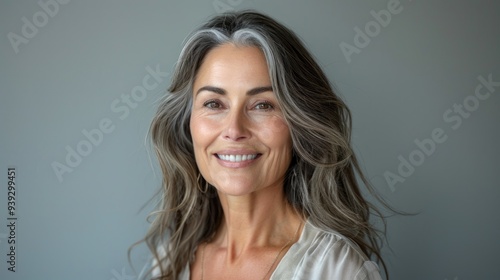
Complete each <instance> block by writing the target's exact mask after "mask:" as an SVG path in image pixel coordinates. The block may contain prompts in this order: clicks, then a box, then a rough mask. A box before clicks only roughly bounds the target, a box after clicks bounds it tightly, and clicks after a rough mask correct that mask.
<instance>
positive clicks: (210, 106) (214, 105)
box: [203, 100, 222, 109]
mask: <svg viewBox="0 0 500 280" xmlns="http://www.w3.org/2000/svg"><path fill="white" fill-rule="evenodd" d="M203 106H204V107H207V108H208V109H220V108H222V104H220V102H218V101H216V100H209V101H207V102H205V103H203Z"/></svg>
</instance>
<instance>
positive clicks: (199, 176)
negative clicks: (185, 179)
mask: <svg viewBox="0 0 500 280" xmlns="http://www.w3.org/2000/svg"><path fill="white" fill-rule="evenodd" d="M200 179H202V180H201V181H204V182H205V189H204V190H203V189H202V188H201V185H202V182H200ZM196 183H197V184H196V187H197V188H198V190H199V191H200V192H201V193H203V194H205V193H207V191H208V182H207V181H205V180H204V179H203V178H202V177H201V173H198V177H197V178H196Z"/></svg>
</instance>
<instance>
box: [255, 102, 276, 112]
mask: <svg viewBox="0 0 500 280" xmlns="http://www.w3.org/2000/svg"><path fill="white" fill-rule="evenodd" d="M273 108H274V107H273V105H272V104H271V103H268V102H262V103H259V104H257V105H256V106H255V109H257V110H264V111H269V110H272V109H273Z"/></svg>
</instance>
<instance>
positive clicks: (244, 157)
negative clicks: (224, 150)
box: [216, 154, 258, 162]
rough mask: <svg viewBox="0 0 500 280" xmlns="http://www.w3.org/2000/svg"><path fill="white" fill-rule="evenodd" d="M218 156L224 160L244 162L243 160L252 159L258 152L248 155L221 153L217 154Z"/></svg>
mask: <svg viewBox="0 0 500 280" xmlns="http://www.w3.org/2000/svg"><path fill="white" fill-rule="evenodd" d="M216 155H217V157H218V158H219V159H221V160H224V161H230V162H242V161H247V160H252V159H255V158H256V157H257V155H258V154H248V155H221V154H216Z"/></svg>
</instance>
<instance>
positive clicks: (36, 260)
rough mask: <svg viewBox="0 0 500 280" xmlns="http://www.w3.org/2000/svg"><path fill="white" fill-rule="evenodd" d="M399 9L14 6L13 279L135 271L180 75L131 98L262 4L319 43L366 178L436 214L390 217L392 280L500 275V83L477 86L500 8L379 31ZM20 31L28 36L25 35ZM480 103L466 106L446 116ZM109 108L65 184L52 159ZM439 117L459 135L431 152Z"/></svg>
mask: <svg viewBox="0 0 500 280" xmlns="http://www.w3.org/2000/svg"><path fill="white" fill-rule="evenodd" d="M41 1H42V3H47V2H49V1H48V0H41ZM61 2H63V1H61ZM221 3H225V6H224V5H221ZM388 3H395V1H394V0H390V1H386V0H384V1H378V0H377V1H348V0H339V1H320V0H316V1H307V2H306V1H300V0H294V1H285V0H275V1H264V0H220V1H219V0H217V1H212V0H208V1H192V0H191V1H180V0H179V1H131V0H128V1H117V0H113V1H97V0H93V1H77V0H72V1H69V3H67V4H58V11H57V12H53V13H52V16H51V15H48V16H46V19H47V20H46V22H43V20H44V16H43V15H42V14H43V13H45V14H47V12H43V11H44V10H43V9H42V7H41V6H40V5H39V4H38V2H37V1H14V0H2V1H1V2H0V35H1V37H0V71H1V72H0V94H1V95H0V96H1V98H0V133H1V134H0V135H1V137H0V174H1V175H0V186H1V188H0V198H1V199H0V225H1V226H0V253H1V256H0V260H1V262H0V278H1V279H104V280H111V279H114V280H122V279H135V277H134V275H135V273H134V272H133V270H132V269H131V268H130V267H129V265H128V263H127V257H126V250H127V248H128V246H130V245H131V244H132V243H133V242H135V241H137V240H138V239H140V238H141V237H142V236H143V235H144V233H145V232H146V229H147V226H148V223H147V222H146V216H147V213H148V212H149V210H150V209H151V207H150V206H147V207H146V208H145V209H144V210H142V211H141V207H142V206H143V205H144V204H145V203H146V202H147V200H148V199H149V198H150V197H151V196H152V195H153V193H154V192H155V190H156V189H157V187H158V185H159V182H160V178H159V173H158V171H157V168H156V167H155V166H156V162H155V159H154V156H153V155H152V154H150V150H149V149H148V148H147V147H146V145H145V144H144V143H145V136H146V133H147V129H148V126H149V123H150V120H151V117H152V115H153V112H154V110H155V101H156V100H157V98H158V97H159V96H161V95H162V92H164V90H165V88H166V87H167V86H168V83H169V79H170V75H168V77H164V78H161V77H160V78H161V79H158V80H161V82H160V83H158V84H157V85H156V87H155V88H153V89H151V90H148V91H147V95H146V96H143V97H144V100H140V101H137V102H135V101H134V102H133V103H130V104H131V105H126V103H125V101H123V100H122V99H121V98H122V95H123V96H124V97H125V98H126V96H131V93H132V92H133V90H134V88H135V87H136V86H140V85H141V84H142V81H143V78H145V77H146V76H148V75H150V74H149V73H148V71H147V70H146V68H147V67H148V66H149V67H150V68H152V69H155V68H156V67H157V65H159V66H158V67H159V68H160V69H161V71H164V72H168V73H170V72H171V71H172V67H173V65H174V63H175V61H176V59H177V56H178V54H179V52H180V47H181V43H182V41H183V39H184V38H185V37H186V35H187V34H188V33H189V32H190V31H191V30H192V29H193V28H195V27H196V26H198V25H199V24H201V23H202V22H203V21H204V20H206V19H207V18H208V17H209V16H211V15H214V14H216V13H217V12H220V11H221V10H224V9H228V8H232V9H245V8H254V9H257V10H260V11H262V12H265V13H268V14H269V15H271V16H273V17H275V18H276V19H278V20H280V21H281V22H283V23H285V24H286V25H287V26H289V27H290V28H291V29H293V30H294V31H296V32H297V33H298V35H299V36H300V37H301V38H302V39H303V40H304V41H305V42H306V45H307V46H308V47H309V49H310V50H311V51H312V52H313V53H314V55H315V56H316V57H317V59H318V61H319V62H320V64H321V65H322V67H323V68H324V70H325V71H326V73H327V74H328V76H329V77H330V78H331V80H332V82H333V83H334V84H335V85H336V87H337V89H338V91H339V93H340V94H341V95H342V96H343V97H344V99H345V100H346V102H347V103H348V105H349V106H350V108H351V109H352V111H353V116H354V135H353V142H354V143H353V144H354V146H355V149H356V151H357V152H358V153H359V155H360V157H361V161H362V164H363V166H364V169H365V170H366V172H367V174H368V176H369V177H370V178H371V179H372V180H373V183H374V185H375V186H376V188H377V189H378V190H379V192H380V193H381V194H382V195H383V196H384V197H385V198H386V199H387V200H388V201H389V202H390V203H391V204H392V205H393V206H395V207H396V208H397V209H400V210H403V211H413V212H419V213H420V214H419V215H416V216H410V217H407V216H406V217H405V216H396V217H392V218H389V219H388V239H389V241H390V244H391V249H392V251H391V250H389V249H387V248H386V249H384V256H385V257H386V259H387V262H388V264H389V268H390V272H391V276H392V279H409V280H411V279H419V280H420V279H441V280H443V279H449V280H451V279H453V280H455V279H460V280H462V279H500V271H499V270H498V266H499V265H500V262H499V257H498V252H499V251H500V242H499V241H498V236H500V219H499V218H498V217H497V215H498V213H499V212H500V211H499V210H500V203H498V200H499V199H500V188H499V183H498V181H497V178H496V175H498V172H499V171H500V168H499V165H498V158H499V157H500V149H499V148H498V143H499V142H500V133H499V129H498V120H499V117H500V113H499V109H500V97H499V96H498V95H499V92H500V87H498V86H496V87H493V88H492V90H494V92H492V93H491V94H490V95H489V97H488V98H483V99H484V100H479V99H477V98H475V97H474V92H475V89H476V86H478V85H479V84H480V82H479V80H478V77H479V76H482V77H484V78H486V79H487V78H488V76H489V75H491V79H492V80H493V81H500V69H499V62H500V55H499V51H498V50H499V46H500V44H499V43H500V39H499V38H500V36H499V35H500V34H499V33H500V32H499V31H498V27H499V26H500V20H499V19H498V14H499V12H500V5H499V4H498V2H495V1H486V0H483V1H449V0H448V1H446V0H441V1H430V0H427V1H425V0H421V1H411V0H401V1H400V4H399V6H397V7H398V11H399V12H397V14H396V13H395V14H392V16H391V21H390V22H389V23H388V24H384V25H386V26H383V27H380V30H377V29H376V27H377V26H376V25H377V24H375V25H374V24H373V22H374V16H373V15H372V14H371V13H370V12H371V11H375V12H378V11H380V10H386V9H387V8H388ZM394 5H396V4H394ZM52 9H53V11H54V6H52ZM40 11H41V12H40ZM34 15H35V19H34V18H33V16H34ZM23 17H25V18H26V19H27V21H29V22H30V23H31V24H34V21H36V22H37V23H38V25H39V26H40V27H37V31H36V32H33V30H31V31H30V30H25V33H26V32H27V35H28V36H30V37H32V38H26V37H24V35H23V26H24V25H26V23H25V21H23ZM367 25H368V27H369V28H372V29H369V32H370V30H371V32H372V33H371V34H372V35H373V36H372V37H369V38H370V42H369V43H368V44H366V42H365V45H366V46H362V45H360V44H359V43H360V42H358V47H360V48H358V53H354V54H352V55H351V56H349V57H348V58H349V59H350V62H348V59H347V57H346V56H345V55H344V54H343V52H342V50H341V48H340V45H341V44H342V43H344V44H349V45H352V46H354V47H356V45H355V35H356V31H355V28H356V27H358V28H360V29H361V30H365V27H366V26H367ZM379 26H380V25H379ZM35 27H36V26H35ZM26 28H27V27H25V28H24V29H26ZM10 32H12V33H15V34H17V36H23V37H24V40H25V41H24V43H19V45H18V46H17V47H16V46H14V45H13V44H12V43H11V41H10V40H9V35H8V34H9V33H10ZM30 32H31V33H30ZM365 32H366V31H365ZM10 36H12V34H11V35H10ZM18 39H19V38H18ZM16 48H17V52H16ZM154 81H155V80H154V79H152V80H150V82H154ZM135 90H137V88H135ZM481 93H483V94H486V93H487V90H486V88H482V89H481ZM464 100H465V101H466V103H467V102H468V103H467V104H466V106H467V108H469V109H471V110H470V112H467V113H468V115H467V114H465V115H466V116H467V117H462V116H460V114H459V113H456V112H451V113H449V114H450V115H449V116H448V117H453V118H454V119H453V121H450V120H447V119H445V118H444V117H443V114H445V113H446V112H447V110H449V109H451V110H453V106H454V104H463V102H464ZM475 100H476V101H478V102H477V103H476V104H475V103H474V101H475ZM124 106H126V107H127V108H128V114H125V107H124ZM132 107H134V108H132ZM465 115H464V116H465ZM106 119H108V121H109V122H111V124H112V127H113V128H114V129H113V131H111V132H110V133H104V134H103V137H102V139H100V141H98V142H96V143H97V145H92V150H91V151H89V150H88V149H87V150H86V152H87V153H88V155H86V156H84V157H82V160H81V162H79V163H78V164H74V167H71V170H72V172H67V173H64V174H62V176H61V180H60V179H59V178H58V177H57V175H56V173H55V172H54V169H53V166H52V164H53V163H54V162H59V163H61V164H65V165H66V159H65V157H66V156H67V154H68V151H67V150H66V147H67V146H69V147H70V148H71V149H76V148H77V146H78V144H79V143H83V142H84V141H86V139H87V138H86V137H85V136H84V134H83V133H82V131H83V130H87V131H92V130H93V129H97V128H99V123H100V122H101V121H103V120H104V121H106ZM457 119H460V121H461V125H460V126H459V127H455V129H454V128H453V127H454V125H456V126H458V125H457V123H456V122H458V120H457ZM435 129H441V131H442V133H444V134H445V135H446V136H443V137H446V141H444V142H443V143H435V148H434V149H433V150H432V151H430V152H428V154H424V153H422V152H419V151H418V150H419V148H418V146H417V145H416V144H415V140H421V141H422V140H423V139H429V138H431V137H432V131H433V130H435ZM81 145H85V143H83V144H81ZM82 147H83V148H85V147H84V146H81V147H80V148H82ZM428 147H429V146H428ZM87 148H88V147H87ZM410 155H413V157H414V159H413V162H414V163H415V164H412V163H410V164H412V165H413V167H414V170H413V173H412V174H411V175H409V176H407V177H406V178H404V177H401V179H402V180H404V181H403V182H402V180H401V181H399V182H396V183H392V184H391V183H388V182H387V179H386V178H385V176H384V174H387V172H392V173H393V174H394V175H398V176H400V175H402V174H403V173H400V172H399V171H398V165H400V162H401V159H400V157H399V156H402V157H403V158H405V159H406V160H409V157H410ZM419 155H420V156H421V155H424V157H420V158H419V157H418V156H419ZM150 158H151V159H150ZM415 161H417V162H415ZM418 161H420V162H418ZM422 161H423V162H422ZM9 166H15V167H16V168H17V178H16V181H17V192H16V199H17V201H16V203H17V204H16V206H17V209H16V211H17V212H16V217H17V218H18V220H17V227H16V237H17V244H16V245H17V247H16V249H17V255H16V256H17V263H16V272H15V273H12V272H9V271H8V270H7V267H8V265H7V263H6V260H7V253H8V244H7V240H8V239H7V237H8V232H7V227H6V225H7V215H8V213H7V190H6V183H7V168H8V167H9ZM402 172H404V170H403V171H402ZM403 175H408V174H403ZM390 185H391V186H390ZM147 257H148V256H147V252H146V250H145V249H144V248H143V247H139V249H138V250H136V251H134V253H133V255H132V258H133V262H134V264H135V266H136V267H137V269H138V270H140V268H141V266H142V265H143V264H144V262H145V261H146V259H147Z"/></svg>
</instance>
